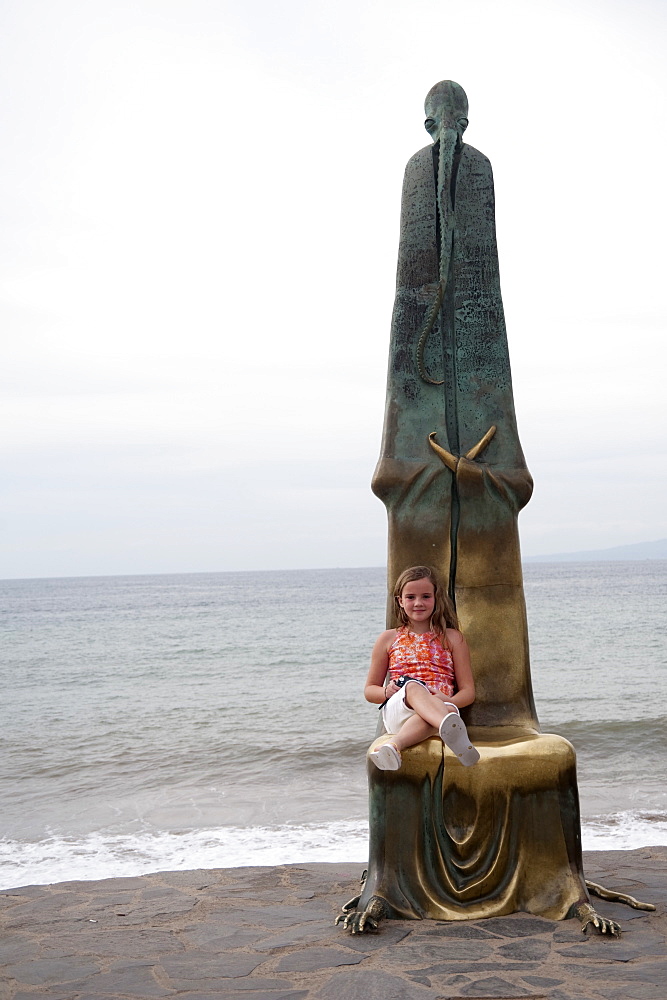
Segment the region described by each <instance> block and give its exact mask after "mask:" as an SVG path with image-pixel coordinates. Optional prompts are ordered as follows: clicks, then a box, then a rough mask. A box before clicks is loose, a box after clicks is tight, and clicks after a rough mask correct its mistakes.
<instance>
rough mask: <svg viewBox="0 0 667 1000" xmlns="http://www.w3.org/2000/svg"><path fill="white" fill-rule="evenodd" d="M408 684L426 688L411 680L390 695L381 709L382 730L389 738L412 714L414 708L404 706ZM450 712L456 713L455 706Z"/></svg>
mask: <svg viewBox="0 0 667 1000" xmlns="http://www.w3.org/2000/svg"><path fill="white" fill-rule="evenodd" d="M408 684H421V686H422V687H425V688H426V690H427V691H428V688H427V687H426V684H424V682H423V681H418V680H413V681H408V683H407V684H404V685H403V687H402V688H399V690H398V691H397V692H396V694H392V696H391V698H390V699H389V701H388V702H387V704H386V705H385V706H384V708H383V709H382V721H383V722H384V728H385V729H386V730H387V732H388V733H389V735H390V736H393V735H395V734H396V733H397V732H398V731H399V729H400V728H401V726H402V725H403V723H404V722H407V721H408V719H410V718H411V717H412V716H413V715H414V714H415V710H414V708H408V706H407V705H406V704H405V692H406V691H407V689H408ZM452 711H453V712H458V708H457V707H456V705H452Z"/></svg>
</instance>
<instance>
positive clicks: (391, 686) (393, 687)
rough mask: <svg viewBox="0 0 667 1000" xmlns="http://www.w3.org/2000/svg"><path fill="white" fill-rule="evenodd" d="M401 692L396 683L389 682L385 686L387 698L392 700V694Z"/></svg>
mask: <svg viewBox="0 0 667 1000" xmlns="http://www.w3.org/2000/svg"><path fill="white" fill-rule="evenodd" d="M400 690H401V689H400V687H399V686H398V684H395V683H394V681H389V683H388V684H387V685H386V686H385V689H384V694H385V697H386V698H391V696H392V694H396V692H397V691H400Z"/></svg>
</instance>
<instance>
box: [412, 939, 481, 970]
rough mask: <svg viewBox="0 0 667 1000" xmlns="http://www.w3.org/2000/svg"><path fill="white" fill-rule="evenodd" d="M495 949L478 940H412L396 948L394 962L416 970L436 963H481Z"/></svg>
mask: <svg viewBox="0 0 667 1000" xmlns="http://www.w3.org/2000/svg"><path fill="white" fill-rule="evenodd" d="M492 953H493V948H492V947H491V945H490V944H488V943H487V942H486V941H481V940H478V939H477V938H445V939H443V940H441V941H438V940H437V939H434V938H429V939H428V940H421V941H420V940H419V939H416V940H415V939H413V938H410V939H408V941H407V942H406V943H405V944H399V945H398V946H397V947H396V951H395V955H394V956H393V958H394V961H397V962H400V963H401V965H402V966H403V967H404V968H406V969H409V968H414V967H415V966H418V965H419V966H421V965H424V964H425V963H430V964H435V963H436V962H463V961H465V962H479V961H480V959H483V958H488V957H489V955H491V954H492Z"/></svg>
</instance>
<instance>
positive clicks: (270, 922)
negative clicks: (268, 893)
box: [220, 900, 333, 930]
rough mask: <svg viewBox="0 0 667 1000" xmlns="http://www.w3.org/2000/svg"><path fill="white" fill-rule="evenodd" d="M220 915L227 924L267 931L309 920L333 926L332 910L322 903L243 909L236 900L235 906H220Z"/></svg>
mask: <svg viewBox="0 0 667 1000" xmlns="http://www.w3.org/2000/svg"><path fill="white" fill-rule="evenodd" d="M220 913H221V917H220V919H221V920H224V921H225V922H226V923H229V924H235V925H236V926H243V925H244V924H245V925H250V926H251V927H265V928H266V929H267V930H279V929H281V928H283V927H291V926H292V925H294V924H304V923H306V921H308V920H310V921H315V920H324V919H326V921H327V922H328V923H329V924H330V926H333V918H332V916H331V910H330V908H329V907H327V906H324V905H322V904H321V903H320V902H317V903H315V904H313V903H305V904H304V905H303V906H290V905H289V904H285V905H282V906H278V905H276V904H269V905H268V906H252V907H251V906H247V907H241V906H238V905H237V901H236V900H235V901H234V905H230V906H220Z"/></svg>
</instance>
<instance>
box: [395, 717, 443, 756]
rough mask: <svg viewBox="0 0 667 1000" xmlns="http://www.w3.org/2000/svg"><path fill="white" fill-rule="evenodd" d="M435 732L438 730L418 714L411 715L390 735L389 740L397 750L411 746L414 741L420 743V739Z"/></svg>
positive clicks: (426, 737)
mask: <svg viewBox="0 0 667 1000" xmlns="http://www.w3.org/2000/svg"><path fill="white" fill-rule="evenodd" d="M437 733H438V730H437V729H436V728H435V727H434V726H430V725H429V724H428V722H424V720H423V719H422V718H420V716H418V715H413V716H412V718H411V719H408V720H407V721H406V722H404V723H403V725H402V726H401V728H400V729H399V731H398V732H397V733H395V734H394V735H393V736H392V737H391V742H392V743H393V744H394V746H395V747H396V748H397V749H398V750H406V749H407V747H413V746H414V745H415V743H421V741H422V740H425V739H428V737H429V736H436V735H437Z"/></svg>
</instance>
